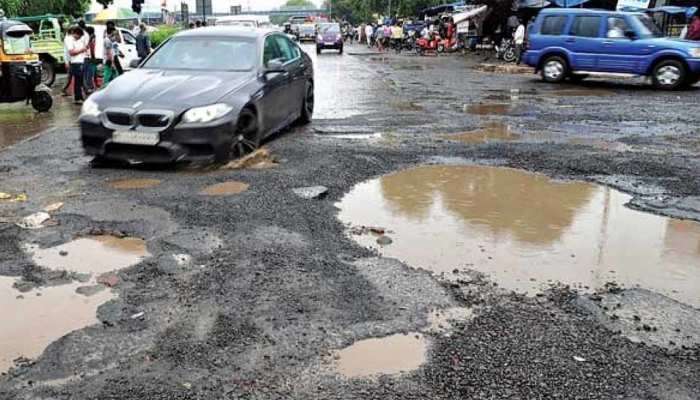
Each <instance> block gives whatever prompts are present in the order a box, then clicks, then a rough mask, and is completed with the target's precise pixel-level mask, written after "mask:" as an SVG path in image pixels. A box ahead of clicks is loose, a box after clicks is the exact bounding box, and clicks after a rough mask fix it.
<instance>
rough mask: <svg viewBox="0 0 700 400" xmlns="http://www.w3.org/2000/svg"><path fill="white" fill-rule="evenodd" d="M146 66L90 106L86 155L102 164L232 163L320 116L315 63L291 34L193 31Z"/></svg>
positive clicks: (85, 115)
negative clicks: (280, 133)
mask: <svg viewBox="0 0 700 400" xmlns="http://www.w3.org/2000/svg"><path fill="white" fill-rule="evenodd" d="M212 54H216V55H217V56H216V57H212V56H211V55H212ZM138 62H139V61H138V60H136V61H134V62H133V63H132V66H134V67H135V68H134V69H133V70H132V71H131V72H129V73H128V74H124V75H121V76H119V77H118V78H117V79H115V80H114V81H112V82H110V84H109V85H108V86H107V87H106V88H105V89H103V90H100V91H98V92H96V93H94V94H93V95H91V96H90V97H89V98H88V99H87V100H86V101H85V103H84V104H83V108H82V111H81V115H80V131H81V139H82V145H83V149H84V150H85V153H87V154H88V155H92V156H95V158H96V161H98V162H100V161H103V160H113V159H116V160H127V161H141V162H174V161H181V160H215V161H225V160H228V159H229V158H232V157H238V156H242V155H244V154H246V153H248V152H252V151H254V150H255V149H257V148H258V146H259V145H260V142H261V140H262V139H263V138H265V137H266V136H268V135H270V134H272V133H274V132H277V131H279V130H281V129H283V128H285V127H287V126H289V125H290V124H292V123H294V122H296V121H298V122H300V123H308V122H309V121H310V120H311V117H312V114H313V109H314V81H313V66H312V62H311V59H310V57H309V56H308V55H307V54H306V53H304V52H303V51H302V50H301V48H300V47H299V46H298V45H297V44H296V43H294V42H293V41H291V40H289V38H288V37H287V36H286V35H285V34H284V33H282V32H278V31H264V30H253V29H249V28H235V27H208V28H200V29H192V30H187V31H183V32H180V33H178V34H176V35H175V36H173V37H171V38H170V39H168V40H167V41H166V42H164V43H163V44H162V45H161V46H160V47H159V48H158V49H156V50H155V51H154V52H153V53H151V54H150V55H149V56H148V57H147V58H146V59H145V60H143V61H141V62H140V64H139V65H135V64H137V63H138Z"/></svg>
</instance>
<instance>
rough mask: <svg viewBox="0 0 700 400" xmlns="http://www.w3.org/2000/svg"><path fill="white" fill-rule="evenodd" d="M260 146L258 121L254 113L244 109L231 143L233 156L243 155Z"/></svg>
mask: <svg viewBox="0 0 700 400" xmlns="http://www.w3.org/2000/svg"><path fill="white" fill-rule="evenodd" d="M259 146H260V138H259V135H258V121H257V118H256V116H255V114H254V113H252V112H250V111H248V110H244V111H243V112H241V115H240V117H239V119H238V126H237V129H236V132H235V134H234V137H233V141H232V143H231V158H239V157H243V156H245V155H246V154H249V153H252V152H254V151H255V150H257V149H258V147H259Z"/></svg>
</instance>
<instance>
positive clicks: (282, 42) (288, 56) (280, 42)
mask: <svg viewBox="0 0 700 400" xmlns="http://www.w3.org/2000/svg"><path fill="white" fill-rule="evenodd" d="M274 38H275V41H276V42H277V48H279V50H280V54H281V55H282V57H281V58H282V59H283V60H284V62H287V61H290V60H293V59H294V58H295V57H294V52H293V51H292V47H291V46H290V43H289V41H288V40H287V38H285V37H284V36H280V35H275V36H274Z"/></svg>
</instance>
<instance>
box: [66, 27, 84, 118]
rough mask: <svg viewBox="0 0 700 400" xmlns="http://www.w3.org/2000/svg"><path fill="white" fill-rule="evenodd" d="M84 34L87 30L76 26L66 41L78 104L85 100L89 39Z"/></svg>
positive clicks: (71, 76)
mask: <svg viewBox="0 0 700 400" xmlns="http://www.w3.org/2000/svg"><path fill="white" fill-rule="evenodd" d="M83 36H85V32H83V30H82V29H80V27H77V26H76V27H74V28H73V29H72V33H71V35H70V38H69V39H68V40H67V41H66V48H67V50H68V56H69V59H68V60H69V61H68V63H69V69H68V71H69V75H70V78H71V79H72V81H73V98H74V100H75V103H77V104H81V103H82V102H83V100H84V97H83V64H84V62H85V57H86V54H87V53H88V50H89V49H88V46H87V44H86V42H87V41H86V40H84V39H83Z"/></svg>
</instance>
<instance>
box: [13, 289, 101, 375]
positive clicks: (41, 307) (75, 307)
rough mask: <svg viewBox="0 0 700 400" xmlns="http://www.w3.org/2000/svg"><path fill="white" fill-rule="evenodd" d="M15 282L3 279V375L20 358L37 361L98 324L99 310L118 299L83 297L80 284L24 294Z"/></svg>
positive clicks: (97, 295) (94, 296)
mask: <svg viewBox="0 0 700 400" xmlns="http://www.w3.org/2000/svg"><path fill="white" fill-rule="evenodd" d="M14 282H15V278H8V277H0V309H1V310H3V313H2V323H1V324H0V372H4V371H6V370H7V369H8V368H10V367H11V366H12V365H13V360H15V359H17V358H18V357H20V356H22V357H27V358H36V357H38V356H39V355H40V354H41V352H42V351H44V349H45V348H46V346H48V345H49V344H50V343H51V342H52V341H54V340H56V339H58V338H60V337H61V336H63V335H65V334H67V333H69V332H71V331H74V330H76V329H80V328H83V327H85V326H89V325H92V324H95V323H97V322H98V320H97V317H96V310H97V307H98V306H99V305H100V304H103V303H104V302H106V301H108V300H110V299H112V298H113V297H114V295H113V294H112V293H111V292H110V291H108V290H103V291H101V292H99V293H96V294H94V295H92V296H89V297H87V296H82V295H79V294H77V293H76V292H75V290H76V289H77V288H78V287H79V286H81V285H82V284H80V283H75V284H70V285H62V286H54V287H46V288H41V289H40V290H32V291H29V292H25V293H20V292H19V291H17V290H15V289H13V287H12V285H13V284H14ZM18 297H19V298H18Z"/></svg>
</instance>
